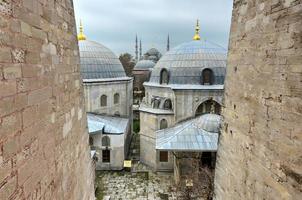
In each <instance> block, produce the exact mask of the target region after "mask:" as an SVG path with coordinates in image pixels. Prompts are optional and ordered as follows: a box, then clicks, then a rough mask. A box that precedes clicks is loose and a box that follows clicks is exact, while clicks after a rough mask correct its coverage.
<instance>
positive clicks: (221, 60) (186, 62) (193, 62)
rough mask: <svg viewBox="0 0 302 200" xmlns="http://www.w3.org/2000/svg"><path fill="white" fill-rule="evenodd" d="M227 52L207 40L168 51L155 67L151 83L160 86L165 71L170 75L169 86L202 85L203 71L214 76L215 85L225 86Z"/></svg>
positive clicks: (193, 42)
mask: <svg viewBox="0 0 302 200" xmlns="http://www.w3.org/2000/svg"><path fill="white" fill-rule="evenodd" d="M226 58H227V51H226V50H225V49H224V48H223V47H221V46H219V45H217V44H214V43H212V42H209V41H206V40H199V39H198V40H197V39H196V40H193V41H191V42H187V43H183V44H181V45H179V46H177V47H175V48H173V49H171V50H170V51H168V52H167V53H166V54H165V55H164V56H163V57H162V58H161V59H160V60H159V61H158V62H157V64H156V65H155V67H154V69H153V71H152V74H151V78H150V81H149V82H151V83H157V84H160V82H161V80H160V75H161V73H162V71H163V70H166V72H167V73H168V79H169V80H168V84H190V85H197V84H198V85H200V84H201V82H202V80H201V79H202V71H203V70H204V69H209V70H210V71H211V72H212V74H213V83H212V84H213V85H223V83H224V78H225V71H226Z"/></svg>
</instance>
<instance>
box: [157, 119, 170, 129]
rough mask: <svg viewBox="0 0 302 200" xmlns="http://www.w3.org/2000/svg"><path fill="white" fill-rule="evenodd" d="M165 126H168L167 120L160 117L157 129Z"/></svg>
mask: <svg viewBox="0 0 302 200" xmlns="http://www.w3.org/2000/svg"><path fill="white" fill-rule="evenodd" d="M165 128H168V122H167V120H166V119H162V120H160V125H159V129H160V130H161V129H165Z"/></svg>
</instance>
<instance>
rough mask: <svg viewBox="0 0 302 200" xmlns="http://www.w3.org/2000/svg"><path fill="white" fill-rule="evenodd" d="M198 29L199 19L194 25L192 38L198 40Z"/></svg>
mask: <svg viewBox="0 0 302 200" xmlns="http://www.w3.org/2000/svg"><path fill="white" fill-rule="evenodd" d="M199 30H200V28H199V21H198V20H197V23H196V27H195V35H194V37H193V40H200V36H199Z"/></svg>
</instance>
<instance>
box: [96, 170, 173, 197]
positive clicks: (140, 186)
mask: <svg viewBox="0 0 302 200" xmlns="http://www.w3.org/2000/svg"><path fill="white" fill-rule="evenodd" d="M96 176H97V180H96V184H97V186H98V189H97V198H98V200H103V199H106V197H108V196H110V200H172V199H173V200H174V199H176V197H175V193H174V192H173V186H172V185H173V174H172V173H153V172H136V173H131V172H124V171H122V172H104V171H99V172H97V173H96Z"/></svg>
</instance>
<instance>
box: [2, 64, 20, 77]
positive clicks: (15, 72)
mask: <svg viewBox="0 0 302 200" xmlns="http://www.w3.org/2000/svg"><path fill="white" fill-rule="evenodd" d="M3 75H4V78H5V79H16V78H20V77H21V65H14V66H10V67H4V68H3Z"/></svg>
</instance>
